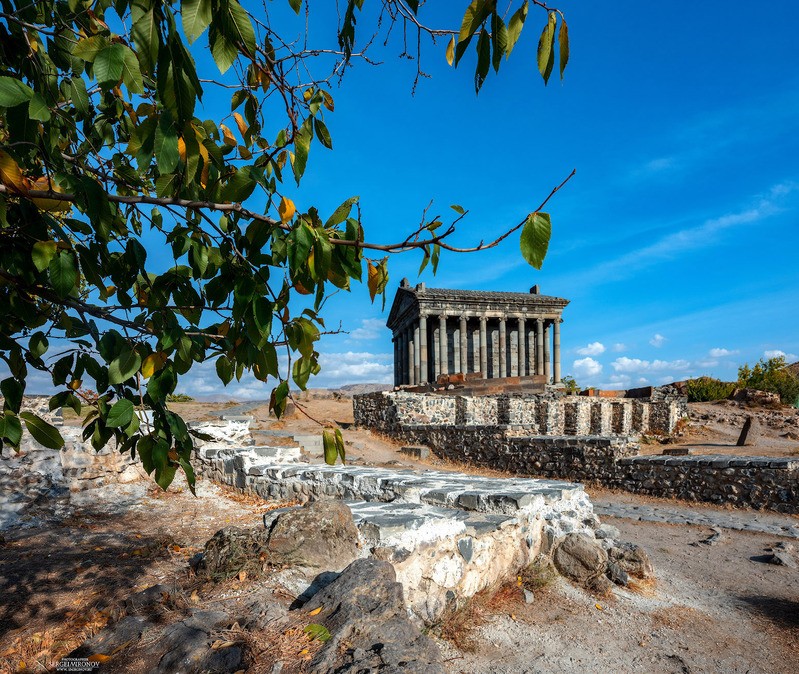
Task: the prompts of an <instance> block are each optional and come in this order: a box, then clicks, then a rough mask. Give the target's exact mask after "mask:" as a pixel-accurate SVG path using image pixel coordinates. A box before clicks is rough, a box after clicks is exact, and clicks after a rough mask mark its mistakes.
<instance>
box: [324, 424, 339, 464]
mask: <svg viewBox="0 0 799 674" xmlns="http://www.w3.org/2000/svg"><path fill="white" fill-rule="evenodd" d="M322 446H323V447H324V453H325V463H326V464H327V465H329V466H334V465H335V464H336V459H337V458H338V451H337V450H336V438H335V436H334V435H333V433H332V432H331V431H322Z"/></svg>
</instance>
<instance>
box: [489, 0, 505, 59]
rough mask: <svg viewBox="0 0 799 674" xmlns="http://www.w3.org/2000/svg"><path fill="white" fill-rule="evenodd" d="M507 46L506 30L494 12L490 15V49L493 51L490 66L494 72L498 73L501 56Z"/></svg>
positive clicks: (503, 23)
mask: <svg viewBox="0 0 799 674" xmlns="http://www.w3.org/2000/svg"><path fill="white" fill-rule="evenodd" d="M507 46H508V29H507V28H506V26H505V22H504V21H503V20H502V17H500V16H499V14H497V13H496V12H495V13H494V14H492V15H491V47H492V49H493V55H494V56H493V59H492V62H491V63H492V65H493V66H494V72H499V66H500V64H501V63H502V55H503V54H504V53H505V49H506V48H507Z"/></svg>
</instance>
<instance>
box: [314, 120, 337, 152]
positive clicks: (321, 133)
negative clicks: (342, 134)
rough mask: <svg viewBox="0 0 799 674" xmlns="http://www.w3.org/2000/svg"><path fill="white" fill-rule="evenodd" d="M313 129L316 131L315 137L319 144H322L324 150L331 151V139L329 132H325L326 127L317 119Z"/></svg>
mask: <svg viewBox="0 0 799 674" xmlns="http://www.w3.org/2000/svg"><path fill="white" fill-rule="evenodd" d="M314 128H315V130H316V137H317V138H318V139H319V142H320V143H322V145H324V146H325V147H326V148H328V149H330V150H332V149H333V139H332V138H331V137H330V131H328V130H327V126H326V125H325V123H324V122H323V121H322V120H321V119H317V120H316V121H315V122H314Z"/></svg>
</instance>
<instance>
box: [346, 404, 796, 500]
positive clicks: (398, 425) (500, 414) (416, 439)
mask: <svg viewBox="0 0 799 674" xmlns="http://www.w3.org/2000/svg"><path fill="white" fill-rule="evenodd" d="M353 408H354V412H355V422H356V424H358V425H360V426H366V427H369V428H372V429H374V430H377V431H380V432H382V433H386V434H388V435H391V436H393V437H395V438H397V439H398V440H400V441H402V442H404V443H408V444H413V445H426V446H428V447H429V448H430V449H431V450H432V451H433V452H435V453H436V454H437V455H438V456H441V457H445V458H448V459H451V460H454V461H462V462H466V463H472V464H475V465H479V466H486V467H490V468H495V469H499V470H506V471H509V472H513V473H518V474H524V475H538V476H543V477H548V478H560V479H567V480H578V481H581V482H596V483H600V484H603V485H605V486H608V487H612V488H618V489H625V490H627V491H630V492H634V493H639V494H647V495H650V496H665V497H677V498H684V499H690V500H699V501H709V502H711V503H718V504H732V505H736V506H746V507H754V508H759V509H760V508H768V509H772V510H776V511H778V512H785V513H797V512H799V459H796V458H773V457H740V456H715V455H711V456H693V455H692V456H680V457H677V456H639V449H640V448H639V445H638V442H637V437H638V436H639V435H641V434H668V433H670V432H671V431H672V430H673V429H674V427H675V425H676V423H677V421H678V420H679V419H680V418H682V417H683V416H685V414H686V404H685V401H684V399H682V398H679V397H675V396H673V395H663V394H661V395H659V396H657V397H652V398H650V399H640V398H588V397H576V396H558V395H553V394H548V395H537V396H536V395H507V394H502V395H494V396H479V397H468V396H457V395H429V394H419V393H410V392H406V391H391V392H380V393H372V394H365V395H360V396H355V397H354V398H353Z"/></svg>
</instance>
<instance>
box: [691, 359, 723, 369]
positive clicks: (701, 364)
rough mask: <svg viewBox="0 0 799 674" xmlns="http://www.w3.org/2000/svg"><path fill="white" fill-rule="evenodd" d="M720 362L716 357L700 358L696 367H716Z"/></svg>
mask: <svg viewBox="0 0 799 674" xmlns="http://www.w3.org/2000/svg"><path fill="white" fill-rule="evenodd" d="M718 364H719V361H717V360H715V359H706V360H698V361H696V367H705V368H710V367H716V366H717V365H718Z"/></svg>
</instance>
